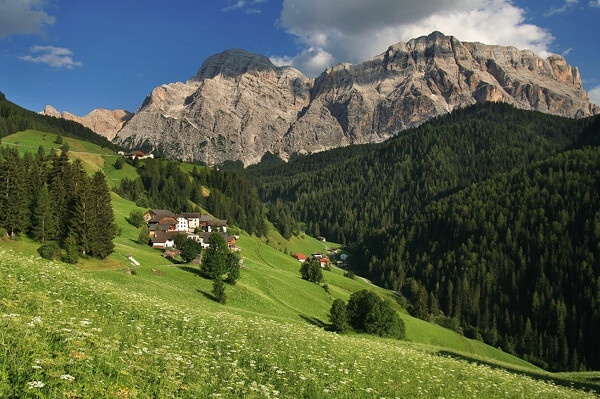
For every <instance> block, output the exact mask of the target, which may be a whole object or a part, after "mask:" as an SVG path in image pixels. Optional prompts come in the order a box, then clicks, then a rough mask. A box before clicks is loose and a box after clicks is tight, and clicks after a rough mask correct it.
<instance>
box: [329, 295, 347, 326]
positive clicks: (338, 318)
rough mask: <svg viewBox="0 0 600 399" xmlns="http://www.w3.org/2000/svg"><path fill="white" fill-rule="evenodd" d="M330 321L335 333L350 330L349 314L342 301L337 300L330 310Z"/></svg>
mask: <svg viewBox="0 0 600 399" xmlns="http://www.w3.org/2000/svg"><path fill="white" fill-rule="evenodd" d="M329 321H331V327H332V329H333V331H337V332H344V331H346V330H347V329H348V313H347V311H346V303H345V302H344V301H343V300H341V299H339V298H338V299H336V300H335V301H333V304H332V305H331V309H330V310H329Z"/></svg>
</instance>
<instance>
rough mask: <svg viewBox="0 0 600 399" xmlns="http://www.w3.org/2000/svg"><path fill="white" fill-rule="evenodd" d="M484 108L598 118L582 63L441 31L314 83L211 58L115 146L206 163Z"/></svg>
mask: <svg viewBox="0 0 600 399" xmlns="http://www.w3.org/2000/svg"><path fill="white" fill-rule="evenodd" d="M483 101H503V102H507V103H510V104H513V105H515V106H516V107H518V108H522V109H528V110H537V111H541V112H546V113H551V114H556V115H562V116H568V117H575V118H579V117H585V116H589V115H594V114H598V113H600V107H598V106H596V105H594V104H591V103H590V102H589V99H588V95H587V93H586V92H585V91H584V90H583V88H582V85H581V78H580V75H579V71H578V70H577V68H576V67H571V66H570V65H568V64H567V63H566V61H565V60H564V58H562V57H560V56H557V55H554V56H551V57H548V58H547V59H543V58H540V57H538V56H536V55H535V54H534V53H532V52H531V51H528V50H518V49H516V48H514V47H502V46H491V45H485V44H481V43H466V42H465V43H462V42H460V41H458V40H457V39H456V38H454V37H452V36H444V35H443V34H441V33H439V32H434V33H432V34H430V35H429V36H423V37H419V38H417V39H413V40H411V41H409V42H408V43H398V44H395V45H393V46H391V47H389V48H388V50H387V51H386V52H384V53H383V54H380V55H378V56H376V57H374V58H372V59H370V60H367V61H365V62H363V63H360V64H357V65H352V64H339V65H337V66H334V67H332V68H329V69H327V70H326V71H325V72H323V73H322V74H321V75H320V76H319V77H318V78H316V79H309V78H307V77H305V76H304V75H302V73H300V72H299V71H298V70H296V69H294V68H291V67H282V68H278V67H275V66H274V65H273V64H272V63H271V62H270V60H269V59H268V58H266V57H264V56H261V55H257V54H251V53H247V52H245V51H242V50H227V51H225V52H223V53H220V54H217V55H214V56H212V57H209V58H208V59H207V60H206V61H205V62H204V64H203V65H202V67H201V68H200V71H199V72H198V74H197V75H196V76H194V77H193V78H191V79H190V80H189V81H187V82H186V83H181V82H179V83H173V84H169V85H163V86H160V87H157V88H156V89H154V90H153V91H152V93H151V94H150V95H149V96H148V97H147V98H146V100H145V101H144V103H143V104H142V106H141V107H140V109H139V110H138V111H137V112H136V113H135V115H134V116H133V118H132V119H131V120H130V121H129V122H127V123H126V124H125V126H124V127H123V128H122V129H121V130H120V131H119V132H118V134H117V136H116V137H115V139H114V142H116V143H117V144H121V145H124V146H127V147H131V148H133V147H136V148H145V149H150V148H155V149H158V150H159V151H160V152H162V153H163V154H165V155H166V156H167V157H169V158H175V159H182V160H187V161H203V162H206V163H208V164H215V163H220V162H223V161H225V160H241V161H243V163H244V164H245V165H248V164H251V163H255V162H258V161H259V160H260V158H261V157H262V155H263V154H264V153H265V152H266V151H271V152H279V153H280V155H282V156H283V157H284V158H285V157H287V156H289V155H290V154H293V153H295V152H301V153H303V152H317V151H322V150H326V149H329V148H333V147H338V146H344V145H349V144H358V143H371V142H380V141H383V140H385V139H387V138H389V137H390V136H392V135H394V134H397V133H398V132H399V131H401V130H403V129H406V128H409V127H412V126H416V125H418V124H420V123H422V122H424V121H426V120H427V119H429V118H432V117H435V116H437V115H440V114H443V113H447V112H450V111H452V109H454V108H456V107H464V106H467V105H471V104H474V103H476V102H483Z"/></svg>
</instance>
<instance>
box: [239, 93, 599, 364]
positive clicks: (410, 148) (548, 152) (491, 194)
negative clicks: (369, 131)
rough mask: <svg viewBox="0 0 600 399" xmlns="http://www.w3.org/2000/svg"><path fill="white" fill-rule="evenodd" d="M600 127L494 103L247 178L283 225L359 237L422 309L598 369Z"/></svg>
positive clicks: (258, 169)
mask: <svg viewBox="0 0 600 399" xmlns="http://www.w3.org/2000/svg"><path fill="white" fill-rule="evenodd" d="M599 132H600V119H598V118H588V119H581V120H571V119H566V118H561V117H555V116H550V115H545V114H541V113H538V112H527V111H521V110H517V109H515V108H514V107H512V106H510V105H507V104H492V103H486V104H479V105H475V106H472V107H468V108H465V109H460V110H456V111H454V112H453V113H451V114H449V115H446V116H442V117H439V118H436V119H434V120H432V121H430V122H427V123H425V124H423V125H421V126H420V127H418V128H414V129H410V130H408V131H405V132H403V133H402V134H401V135H400V136H398V137H396V138H394V139H391V140H389V141H387V142H385V143H382V144H378V145H372V146H354V147H349V148H346V149H338V150H336V152H335V156H333V157H332V162H331V163H329V162H328V161H327V154H328V152H325V153H322V154H314V155H310V156H306V157H296V159H292V160H291V161H290V162H289V163H288V164H285V165H283V164H282V165H277V166H276V167H275V166H273V160H270V162H269V164H267V165H261V164H259V165H257V166H255V167H253V168H248V170H246V171H245V173H246V174H247V176H248V177H249V178H250V179H251V180H252V181H253V182H255V184H257V186H258V187H259V192H260V194H261V197H262V199H263V200H264V201H265V202H266V203H268V204H271V207H272V208H276V209H278V212H276V215H287V216H286V218H287V219H286V218H284V217H281V218H280V219H281V220H277V218H275V219H276V220H274V222H275V225H276V226H277V227H278V228H280V230H285V229H288V230H289V229H292V228H293V227H294V224H295V223H296V221H302V222H305V223H306V229H307V231H308V232H309V233H311V234H313V235H324V236H326V237H327V238H328V239H330V240H332V241H339V242H342V243H345V244H348V245H350V246H351V247H353V248H354V259H355V261H354V262H355V265H356V267H359V268H360V267H362V268H363V269H364V270H361V271H362V272H364V273H366V274H367V275H369V276H370V277H371V278H373V279H374V280H375V281H376V282H378V283H380V284H382V285H384V286H386V287H388V288H391V289H397V290H402V291H403V292H404V293H405V294H407V296H408V297H409V299H410V300H411V302H412V306H411V311H412V312H413V313H414V314H415V315H417V316H418V317H421V318H423V319H430V320H435V321H437V322H438V323H440V324H444V325H446V326H448V327H451V328H454V329H456V330H458V331H461V332H463V333H464V334H466V335H468V336H472V337H477V338H479V339H482V340H484V341H486V342H488V343H490V344H492V345H498V346H501V347H502V348H504V349H505V350H507V351H509V352H512V353H516V354H519V355H521V356H524V357H526V358H527V359H529V360H532V361H534V362H536V363H538V364H540V365H542V366H547V367H551V368H553V369H579V368H586V367H592V368H597V367H599V366H600V365H599V364H598V360H597V359H598V358H599V356H598V353H596V349H595V348H593V347H592V344H591V343H592V342H594V339H595V336H596V335H597V334H598V332H600V326H599V325H598V304H599V301H598V298H597V294H596V293H597V292H598V288H600V287H598V281H600V266H599V262H600V258H599V256H600V255H599V254H598V247H597V246H598V237H597V233H598V229H600V226H599V223H600V219H598V206H597V204H598V203H599V202H598V200H599V199H598V187H599V186H600V184H599V183H600V182H599V181H598V178H597V172H596V171H597V170H598V166H600V165H598V164H597V159H598V155H599V154H598V152H597V149H596V148H595V147H594V146H595V145H596V144H597V143H598V142H599V137H600V133H599ZM590 146H591V147H590ZM583 147H585V148H586V149H585V150H576V149H578V148H583ZM566 151H571V152H566ZM595 159H596V160H595ZM540 162H541V163H540ZM275 168H276V169H278V170H279V171H280V174H281V177H280V178H278V177H277V175H276V173H275ZM295 168H297V169H295ZM295 171H296V172H295ZM478 190H479V191H478ZM270 212H271V211H270ZM286 220H287V222H286ZM286 225H287V227H286ZM584 280H585V282H584Z"/></svg>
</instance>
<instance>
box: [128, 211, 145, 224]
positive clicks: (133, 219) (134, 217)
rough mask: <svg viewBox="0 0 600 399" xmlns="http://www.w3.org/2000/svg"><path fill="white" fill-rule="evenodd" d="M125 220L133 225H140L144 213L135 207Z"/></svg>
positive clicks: (143, 221) (142, 222) (142, 221)
mask: <svg viewBox="0 0 600 399" xmlns="http://www.w3.org/2000/svg"><path fill="white" fill-rule="evenodd" d="M127 222H129V224H131V225H133V226H135V227H140V226H141V225H142V224H144V223H145V222H146V221H145V220H144V214H143V213H142V211H138V210H137V209H134V210H132V211H131V212H129V217H128V218H127Z"/></svg>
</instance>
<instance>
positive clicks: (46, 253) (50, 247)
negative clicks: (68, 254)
mask: <svg viewBox="0 0 600 399" xmlns="http://www.w3.org/2000/svg"><path fill="white" fill-rule="evenodd" d="M37 251H38V254H40V256H41V257H42V258H44V259H50V260H54V259H56V258H57V257H58V256H59V255H60V247H59V246H58V243H56V242H55V241H48V242H46V243H45V244H42V245H41V246H40V247H39V248H38V249H37Z"/></svg>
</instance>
